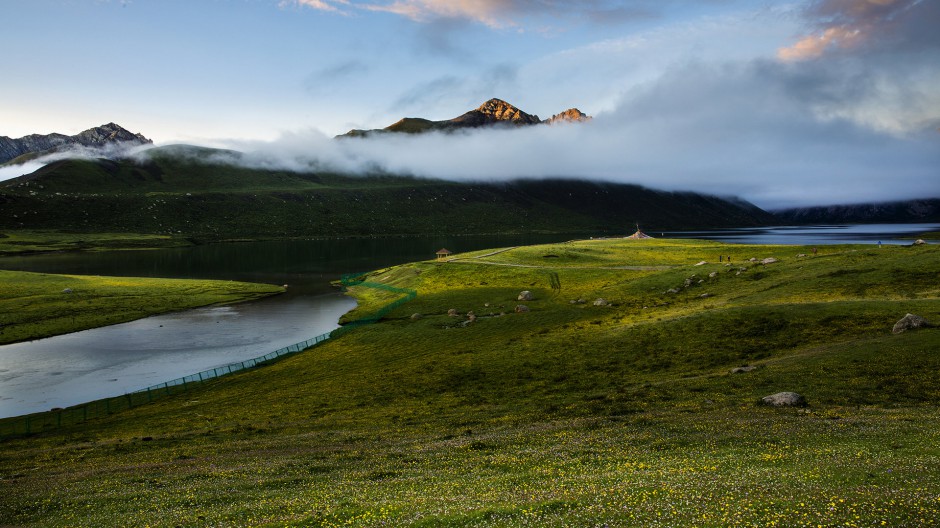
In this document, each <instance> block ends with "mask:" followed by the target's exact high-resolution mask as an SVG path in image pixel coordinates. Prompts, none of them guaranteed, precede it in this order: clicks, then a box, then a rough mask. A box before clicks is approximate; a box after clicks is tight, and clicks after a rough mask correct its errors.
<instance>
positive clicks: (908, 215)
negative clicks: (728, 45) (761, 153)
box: [772, 198, 940, 225]
mask: <svg viewBox="0 0 940 528" xmlns="http://www.w3.org/2000/svg"><path fill="white" fill-rule="evenodd" d="M772 213H773V215H774V216H775V217H777V218H778V219H780V222H781V223H784V224H797V225H798V224H875V223H885V224H890V223H921V222H940V198H926V199H921V200H904V201H895V202H879V203H864V204H844V205H826V206H818V207H794V208H789V209H782V210H779V211H773V212H772Z"/></svg>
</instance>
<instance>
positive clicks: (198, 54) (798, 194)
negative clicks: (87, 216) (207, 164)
mask: <svg viewBox="0 0 940 528" xmlns="http://www.w3.org/2000/svg"><path fill="white" fill-rule="evenodd" d="M938 3H940V2H938V0H818V1H795V2H789V3H782V2H766V1H763V0H754V1H744V0H699V1H691V0H659V1H653V0H586V1H583V2H564V1H559V0H454V1H442V0H188V1H184V0H124V1H119V0H0V6H2V12H3V14H4V18H5V19H6V20H7V22H6V23H4V24H3V30H2V31H0V47H2V49H4V50H7V52H6V53H5V54H4V62H5V64H4V70H3V71H4V75H3V81H2V82H0V135H5V136H10V137H14V138H15V137H20V136H23V135H26V134H29V133H50V132H61V133H67V134H74V133H77V132H79V131H81V130H84V129H87V128H89V127H92V126H96V125H100V124H104V123H107V122H110V121H114V122H117V123H118V124H120V125H122V126H124V127H125V128H128V129H129V130H131V131H133V132H140V133H143V134H144V135H146V136H148V137H150V138H152V139H154V140H155V141H156V142H157V143H158V144H165V143H176V142H185V143H195V144H204V145H216V146H227V147H233V148H239V149H241V150H246V151H251V152H255V153H257V155H258V156H257V157H258V159H259V160H260V161H259V163H269V164H281V165H289V166H293V165H298V164H299V165H301V166H302V165H304V164H307V165H309V164H311V163H314V164H317V165H318V166H324V165H329V166H336V167H339V168H346V169H350V170H357V169H361V168H363V167H375V166H379V167H383V168H386V169H389V170H396V171H400V172H407V173H412V174H417V175H421V176H443V177H453V178H464V179H472V178H509V177H535V176H580V177H585V178H600V179H607V180H615V181H631V182H636V183H642V184H645V185H650V186H654V187H662V188H682V189H690V190H700V191H705V192H712V193H716V194H737V195H741V196H743V197H744V198H746V199H750V200H752V201H754V202H755V203H757V204H758V205H761V206H764V207H778V206H786V205H798V204H806V203H838V202H856V201H866V200H871V199H876V198H882V199H895V198H897V199H902V198H912V197H918V196H925V195H930V196H940V183H938V182H940V169H938V167H940V133H938V131H937V129H938V126H940V88H938V87H940V60H938V57H940V36H938V35H940V32H937V31H936V27H938V25H940V8H938ZM14 20H15V23H13V22H12V21H14ZM491 97H499V98H502V99H505V100H507V101H509V102H510V103H512V104H514V105H516V106H518V107H520V108H521V109H523V110H525V111H527V112H529V113H535V114H538V115H540V116H541V117H543V118H546V117H549V116H550V115H551V114H553V113H557V112H560V111H562V110H565V109H567V108H570V107H578V108H580V109H581V110H582V111H584V112H586V113H588V114H591V115H594V116H596V119H595V120H594V122H592V124H591V125H589V126H588V129H589V130H587V131H585V130H562V131H560V132H557V133H547V132H545V131H543V130H538V131H529V132H524V133H518V134H509V135H508V136H507V135H505V134H500V133H494V134H482V135H481V134H471V135H469V136H468V137H460V138H447V137H436V136H434V137H428V138H420V139H418V138H412V139H405V140H400V139H395V140H391V141H367V142H362V143H359V144H356V145H354V146H349V145H344V146H339V147H338V146H336V145H335V144H334V143H335V142H332V140H330V139H329V138H331V137H332V136H333V135H335V134H339V133H342V132H345V131H347V130H349V129H351V128H379V127H384V126H386V125H388V124H391V123H393V122H394V121H397V120H398V119H400V118H401V117H405V116H415V117H416V116H420V117H427V118H431V119H447V118H451V117H455V116H457V115H460V114H462V113H463V112H465V111H467V110H469V109H471V108H475V107H476V106H478V105H479V104H481V103H482V102H484V101H485V100H487V99H489V98H491ZM497 152H498V153H497ZM487 160H490V161H487ZM886 181H891V182H893V185H892V189H891V190H889V188H888V186H887V185H886V184H884V183H883V182H886ZM809 189H814V190H813V191H810V190H809Z"/></svg>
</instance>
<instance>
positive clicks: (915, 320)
mask: <svg viewBox="0 0 940 528" xmlns="http://www.w3.org/2000/svg"><path fill="white" fill-rule="evenodd" d="M928 326H930V323H929V322H928V321H927V320H926V319H924V318H923V317H921V316H919V315H914V314H907V315H905V316H904V317H902V318H901V320H900V321H898V322H896V323H894V328H892V329H891V333H892V334H900V333H901V332H904V331H905V330H914V329H917V328H926V327H928Z"/></svg>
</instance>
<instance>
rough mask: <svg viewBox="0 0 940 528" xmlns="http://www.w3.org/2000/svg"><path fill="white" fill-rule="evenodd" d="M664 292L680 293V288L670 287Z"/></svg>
mask: <svg viewBox="0 0 940 528" xmlns="http://www.w3.org/2000/svg"><path fill="white" fill-rule="evenodd" d="M663 293H679V288H669V289H668V290H666V291H665V292H663Z"/></svg>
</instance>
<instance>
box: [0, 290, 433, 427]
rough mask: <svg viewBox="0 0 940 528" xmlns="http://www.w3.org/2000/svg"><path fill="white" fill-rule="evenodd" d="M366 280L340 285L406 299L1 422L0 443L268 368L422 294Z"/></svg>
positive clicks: (369, 321) (383, 314)
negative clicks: (271, 344) (190, 369)
mask: <svg viewBox="0 0 940 528" xmlns="http://www.w3.org/2000/svg"><path fill="white" fill-rule="evenodd" d="M364 277H365V274H362V273H350V274H346V275H343V276H342V278H341V280H340V284H342V286H343V287H350V286H364V287H367V288H375V289H380V290H384V291H388V292H392V293H398V294H402V295H404V297H402V298H400V299H397V300H395V301H393V302H391V303H389V304H387V305H385V306H383V307H381V308H379V309H378V310H377V311H376V312H375V313H373V314H371V315H369V316H365V317H362V318H360V319H357V320H356V321H352V322H350V323H346V324H345V325H343V326H342V327H340V328H337V329H334V330H332V331H330V332H326V333H323V334H320V335H318V336H316V337H312V338H310V339H307V340H306V341H301V342H300V343H295V344H293V345H289V346H286V347H283V348H279V349H278V350H275V351H274V352H270V353H268V354H265V355H263V356H260V357H256V358H253V359H246V360H245V361H240V362H237V363H232V364H229V365H223V366H221V367H216V368H214V369H210V370H204V371H202V372H197V373H195V374H190V375H189V376H183V377H181V378H176V379H174V380H170V381H167V382H164V383H160V384H158V385H151V386H149V387H147V388H145V389H140V390H137V391H134V392H129V393H126V394H124V395H122V396H115V397H111V398H105V399H101V400H95V401H92V402H88V403H84V404H80V405H76V406H72V407H68V408H65V409H56V410H52V411H45V412H40V413H34V414H28V415H25V416H16V417H12V418H3V419H0V439H2V438H6V437H10V436H16V435H28V434H32V433H39V432H43V431H47V430H51V429H59V428H61V427H64V426H69V425H74V424H78V423H82V422H85V421H88V420H90V419H92V418H100V417H103V416H108V415H110V414H114V413H116V412H120V411H123V410H127V409H131V408H133V407H137V406H140V405H144V404H146V403H150V402H152V401H153V400H154V399H156V398H161V397H164V396H170V395H173V394H179V393H182V392H186V391H188V390H190V389H191V388H195V387H196V386H198V385H200V384H202V383H203V382H206V381H209V380H211V379H214V378H218V377H221V376H226V375H229V374H233V373H235V372H240V371H243V370H247V369H251V368H256V367H261V366H264V365H266V364H269V363H271V362H273V361H275V360H277V359H280V358H283V357H285V356H289V355H293V354H296V353H298V352H302V351H304V350H307V349H309V348H311V347H315V346H317V345H319V344H320V343H323V342H324V341H326V340H327V339H329V338H330V337H331V336H338V335H339V334H340V333H342V332H343V331H348V329H350V328H354V327H356V326H361V325H365V324H372V323H375V322H378V321H379V320H381V319H382V318H383V317H385V316H386V315H387V314H388V313H389V312H391V311H392V310H394V309H395V308H398V307H399V306H401V305H402V304H405V303H406V302H408V301H411V300H412V299H414V298H415V297H417V295H418V293H417V292H416V291H414V290H407V289H404V288H396V287H394V286H389V285H387V284H380V283H376V282H367V281H365V278H364Z"/></svg>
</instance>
